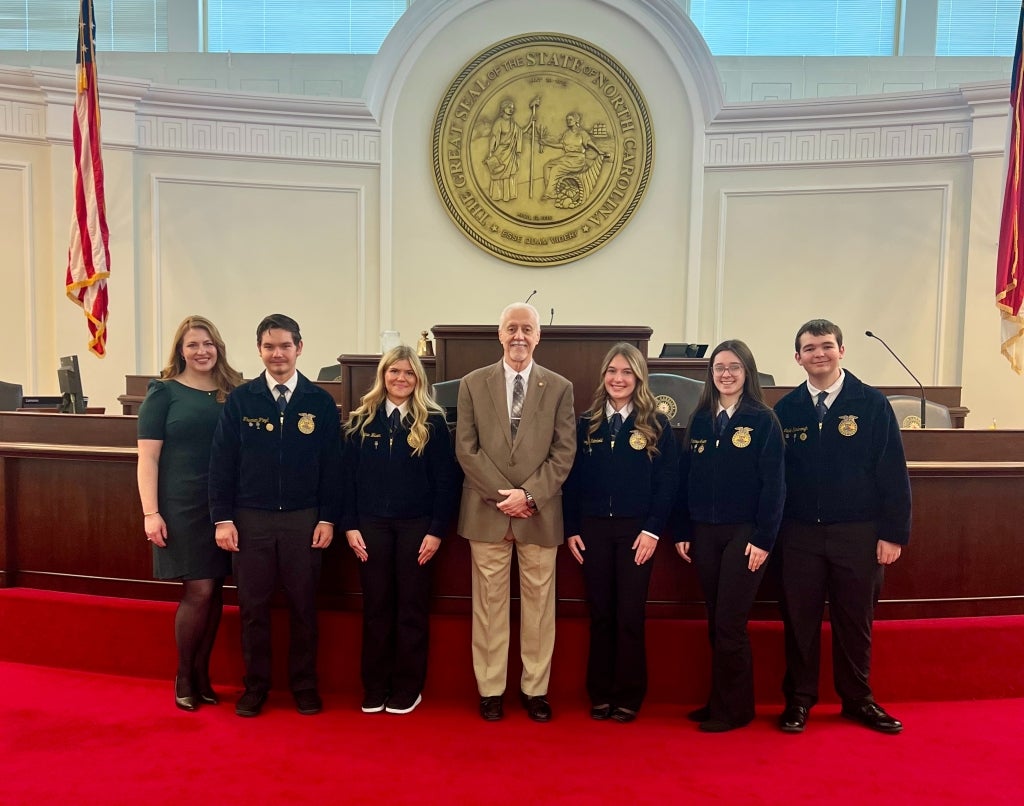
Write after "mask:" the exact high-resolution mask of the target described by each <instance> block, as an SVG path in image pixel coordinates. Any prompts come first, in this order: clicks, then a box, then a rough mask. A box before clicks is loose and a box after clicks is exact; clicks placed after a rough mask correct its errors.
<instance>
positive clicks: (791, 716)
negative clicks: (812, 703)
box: [779, 705, 807, 733]
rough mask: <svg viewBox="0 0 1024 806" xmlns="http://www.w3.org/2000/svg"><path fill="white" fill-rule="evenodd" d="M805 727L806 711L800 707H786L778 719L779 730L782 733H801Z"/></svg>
mask: <svg viewBox="0 0 1024 806" xmlns="http://www.w3.org/2000/svg"><path fill="white" fill-rule="evenodd" d="M806 727H807V709H806V708H805V707H804V706H802V705H787V706H786V710H785V711H783V712H782V716H780V717H779V730H781V731H783V732H784V733H803V732H804V728H806Z"/></svg>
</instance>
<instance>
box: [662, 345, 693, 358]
mask: <svg viewBox="0 0 1024 806" xmlns="http://www.w3.org/2000/svg"><path fill="white" fill-rule="evenodd" d="M689 347H690V345H689V344H686V343H685V342H671V341H667V342H665V343H664V344H663V345H662V346H661V354H660V355H659V356H658V358H686V351H687V349H689Z"/></svg>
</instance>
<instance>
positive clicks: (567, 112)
mask: <svg viewBox="0 0 1024 806" xmlns="http://www.w3.org/2000/svg"><path fill="white" fill-rule="evenodd" d="M432 157H433V170H434V179H435V182H436V185H437V189H438V192H439V193H440V195H441V200H442V202H443V203H444V206H445V209H446V210H447V212H448V215H449V216H451V218H452V220H453V221H454V222H455V223H456V224H457V225H458V226H459V228H460V229H461V230H462V231H463V233H464V234H465V235H466V236H467V237H469V238H470V239H471V240H472V241H473V242H474V243H476V244H477V245H478V246H480V247H481V248H483V249H485V250H487V251H488V252H491V253H492V254H494V255H496V256H498V257H500V258H502V259H504V260H507V261H509V262H511V263H518V264H520V265H525V266H552V265H557V264H561V263H568V262H570V261H572V260H576V259H578V258H580V257H583V256H584V255H586V254H587V253H588V252H590V251H591V250H593V249H598V248H600V247H601V246H603V245H604V244H606V243H607V242H608V241H609V240H610V239H611V238H613V237H614V236H615V235H616V234H617V233H618V232H619V231H620V230H621V229H622V227H623V226H624V225H625V223H626V222H627V221H628V220H629V218H630V217H631V216H632V215H633V212H634V211H635V210H636V207H637V205H638V204H639V203H640V200H641V199H642V198H643V195H644V192H645V191H646V189H647V185H648V182H649V180H650V173H651V166H652V164H653V161H654V134H653V131H652V127H651V121H650V116H649V114H648V111H647V104H646V102H645V101H644V99H643V96H642V95H641V93H640V91H639V90H638V89H637V88H636V85H635V83H634V82H633V79H632V78H631V77H630V75H629V74H628V73H627V72H626V71H625V69H624V68H623V67H622V66H621V65H619V64H618V63H617V62H616V61H615V60H614V59H613V58H612V57H611V56H609V55H608V54H607V53H605V52H603V51H602V50H600V49H599V48H597V47H595V46H594V45H592V44H590V43H588V42H584V41H583V40H580V39H575V38H573V37H570V36H565V35H563V34H550V33H536V34H524V35H521V36H517V37H512V38H510V39H506V40H504V41H502V42H499V43H497V44H495V45H492V46H491V47H490V48H488V49H487V50H484V51H482V52H481V53H479V54H477V55H476V56H475V57H474V58H473V59H472V60H471V61H470V62H469V64H467V65H466V66H465V67H464V68H463V70H462V71H461V72H460V73H459V75H458V76H457V77H456V78H455V80H454V81H453V82H452V83H451V85H450V86H449V87H448V90H447V92H446V93H445V95H444V98H442V100H441V103H440V105H439V106H438V110H437V115H436V116H435V118H434V129H433V138H432Z"/></svg>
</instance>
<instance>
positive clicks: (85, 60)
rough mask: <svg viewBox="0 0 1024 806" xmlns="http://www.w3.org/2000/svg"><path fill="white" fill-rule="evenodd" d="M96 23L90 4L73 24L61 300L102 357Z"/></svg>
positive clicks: (103, 219)
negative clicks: (69, 187) (77, 315)
mask: <svg viewBox="0 0 1024 806" xmlns="http://www.w3.org/2000/svg"><path fill="white" fill-rule="evenodd" d="M95 44H96V17H95V14H94V13H93V0H82V10H81V15H80V16H79V18H78V58H77V60H76V61H77V62H78V92H77V95H76V97H75V122H74V143H75V171H74V185H75V201H74V214H73V215H72V218H71V246H70V247H69V248H68V273H67V280H66V285H67V295H68V298H69V299H70V300H72V301H73V302H74V303H75V304H76V305H78V306H79V307H81V309H82V311H83V312H84V313H85V318H86V319H87V320H88V322H89V334H90V337H91V338H90V339H89V349H90V350H91V351H92V352H93V353H95V354H96V355H98V356H100V357H101V358H102V357H103V356H104V355H106V352H107V278H108V277H109V276H110V249H109V247H108V241H109V240H110V234H109V232H108V231H107V208H106V203H105V202H104V199H103V155H102V154H101V152H100V105H99V93H98V91H97V87H96V83H97V82H96V61H95V55H96V50H95Z"/></svg>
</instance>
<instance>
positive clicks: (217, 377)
mask: <svg viewBox="0 0 1024 806" xmlns="http://www.w3.org/2000/svg"><path fill="white" fill-rule="evenodd" d="M192 328H196V329H198V330H205V331H206V332H207V333H209V334H210V338H211V339H212V340H213V344H214V346H215V347H216V348H217V363H216V364H214V366H213V370H212V371H211V372H210V377H211V378H213V380H214V383H216V384H217V402H218V403H223V402H224V401H225V400H227V399H228V393H229V392H230V391H231V390H232V389H234V388H235V387H236V386H239V385H240V384H241V383H242V373H240V372H239V371H238V370H236V369H235V368H234V367H232V366H231V364H229V363H228V348H227V347H226V346H225V344H224V339H223V338H221V335H220V331H219V330H217V326H216V325H215V324H214V323H213V322H211V321H210V320H209V319H207V318H206V317H205V316H186V317H185V318H184V319H182V320H181V324H180V325H178V329H177V330H175V331H174V344H173V346H172V347H171V354H170V355H169V356H168V357H167V365H166V366H165V367H164V368H163V369H162V370H161V371H160V377H161V378H163V379H164V380H170V379H171V378H177V377H178V376H179V375H181V373H183V372H184V371H185V356H184V355H183V354H182V351H181V350H182V344H183V343H184V341H185V334H186V333H188V332H189V331H190V330H192Z"/></svg>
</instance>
